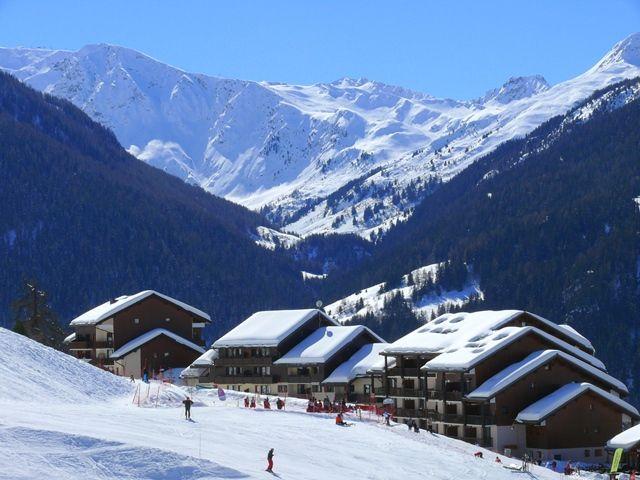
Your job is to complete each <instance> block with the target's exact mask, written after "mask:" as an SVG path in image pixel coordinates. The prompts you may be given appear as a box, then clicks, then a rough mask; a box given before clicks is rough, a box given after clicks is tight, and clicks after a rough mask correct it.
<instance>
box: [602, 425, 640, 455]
mask: <svg viewBox="0 0 640 480" xmlns="http://www.w3.org/2000/svg"><path fill="white" fill-rule="evenodd" d="M638 443H640V425H636V426H635V427H631V428H628V429H626V430H625V431H624V432H621V433H619V434H618V435H616V436H615V437H613V438H612V439H611V440H609V441H608V442H607V447H609V448H622V449H623V450H629V449H630V448H632V447H634V446H635V445H637V444H638Z"/></svg>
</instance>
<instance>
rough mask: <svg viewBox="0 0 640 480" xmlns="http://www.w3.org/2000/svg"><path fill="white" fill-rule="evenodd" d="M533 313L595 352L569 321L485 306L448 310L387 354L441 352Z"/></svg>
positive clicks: (386, 350) (389, 349) (409, 334)
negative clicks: (462, 310)
mask: <svg viewBox="0 0 640 480" xmlns="http://www.w3.org/2000/svg"><path fill="white" fill-rule="evenodd" d="M525 314H526V315H530V316H531V317H533V318H534V319H536V320H537V321H539V322H540V323H541V324H543V325H545V326H546V327H548V328H549V329H550V330H552V331H554V332H556V333H557V334H558V335H559V336H561V337H565V338H570V339H571V341H573V342H575V343H576V344H579V345H581V346H582V347H584V348H586V349H588V350H590V351H592V352H593V346H592V345H591V343H590V342H589V341H588V340H587V339H586V338H584V337H583V336H582V335H580V334H579V333H578V332H577V331H575V330H574V329H573V328H571V327H569V326H568V325H556V324H555V323H553V322H551V321H549V320H547V319H546V318H543V317H541V316H539V315H536V314H534V313H531V312H527V311H524V310H483V311H479V312H471V313H466V312H460V313H446V314H444V315H440V316H439V317H437V318H435V319H433V320H431V321H430V322H427V323H426V324H425V325H423V326H421V327H419V328H417V329H415V330H414V331H412V332H410V333H408V334H407V335H405V336H404V337H401V338H399V339H398V340H396V341H395V342H393V343H391V344H390V345H389V346H388V347H387V348H386V349H385V351H384V353H387V354H429V353H442V352H444V351H446V350H447V349H448V348H449V347H450V346H452V345H454V344H456V343H460V342H465V341H469V340H470V339H472V338H474V337H476V336H478V335H480V334H483V333H487V332H490V331H492V330H498V329H500V328H502V327H504V326H505V325H506V324H508V323H509V322H511V321H512V320H514V319H515V318H517V317H519V316H520V315H525Z"/></svg>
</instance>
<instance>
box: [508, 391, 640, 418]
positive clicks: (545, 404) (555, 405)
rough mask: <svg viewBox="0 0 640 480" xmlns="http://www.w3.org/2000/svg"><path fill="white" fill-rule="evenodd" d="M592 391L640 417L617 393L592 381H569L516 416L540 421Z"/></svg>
mask: <svg viewBox="0 0 640 480" xmlns="http://www.w3.org/2000/svg"><path fill="white" fill-rule="evenodd" d="M588 391H591V392H593V393H595V394H596V395H598V396H599V397H601V398H603V399H605V400H607V401H608V402H610V403H612V404H614V405H616V406H618V407H619V408H620V409H621V410H624V411H625V412H626V413H628V414H629V415H631V416H632V417H634V418H638V417H640V415H639V414H638V410H637V409H636V408H635V407H634V406H632V405H630V404H628V403H627V402H625V401H624V400H622V399H621V398H619V397H616V396H615V395H612V394H610V393H609V392H605V391H604V390H602V389H601V388H598V387H596V386H595V385H592V384H590V383H568V384H567V385H564V386H563V387H560V388H559V389H558V390H556V391H555V392H553V393H551V394H549V395H547V396H546V397H543V398H541V399H540V400H538V401H537V402H534V403H532V404H531V405H529V406H528V407H527V408H525V409H524V410H522V411H521V412H520V413H519V414H518V416H517V417H516V421H517V422H520V423H539V422H542V421H543V420H545V419H546V418H548V417H550V416H551V415H553V414H554V413H555V412H556V411H557V410H559V409H560V408H562V407H563V406H565V405H566V404H567V403H569V402H570V401H571V400H573V399H574V398H577V397H579V396H580V395H582V394H583V393H585V392H588Z"/></svg>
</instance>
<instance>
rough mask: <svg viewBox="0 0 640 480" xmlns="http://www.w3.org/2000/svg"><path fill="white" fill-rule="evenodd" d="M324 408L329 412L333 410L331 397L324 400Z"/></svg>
mask: <svg viewBox="0 0 640 480" xmlns="http://www.w3.org/2000/svg"><path fill="white" fill-rule="evenodd" d="M322 406H323V408H324V409H325V411H327V412H328V411H329V410H330V409H331V401H330V400H329V397H327V396H325V397H324V400H322Z"/></svg>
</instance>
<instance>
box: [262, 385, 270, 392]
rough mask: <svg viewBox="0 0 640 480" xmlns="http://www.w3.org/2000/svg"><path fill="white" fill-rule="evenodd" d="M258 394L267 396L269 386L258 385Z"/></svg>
mask: <svg viewBox="0 0 640 480" xmlns="http://www.w3.org/2000/svg"><path fill="white" fill-rule="evenodd" d="M260 393H262V394H267V393H270V392H269V385H260Z"/></svg>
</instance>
